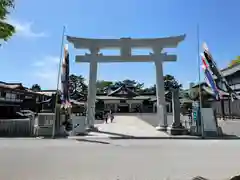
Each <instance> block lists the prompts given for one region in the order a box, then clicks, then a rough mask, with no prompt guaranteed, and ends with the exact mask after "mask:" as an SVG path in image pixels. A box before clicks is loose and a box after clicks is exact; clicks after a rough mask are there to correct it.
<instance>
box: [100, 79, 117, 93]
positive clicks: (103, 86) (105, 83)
mask: <svg viewBox="0 0 240 180" xmlns="http://www.w3.org/2000/svg"><path fill="white" fill-rule="evenodd" d="M113 84H114V83H113V82H112V81H104V80H99V81H97V82H96V87H97V92H98V93H101V92H104V91H105V90H107V89H108V88H109V87H111V86H113Z"/></svg>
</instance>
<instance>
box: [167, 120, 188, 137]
mask: <svg viewBox="0 0 240 180" xmlns="http://www.w3.org/2000/svg"><path fill="white" fill-rule="evenodd" d="M168 132H169V133H170V134H171V135H187V134H188V130H187V129H186V128H185V127H184V126H183V125H182V124H181V123H180V124H179V125H176V124H175V123H173V124H172V126H171V127H170V128H168Z"/></svg>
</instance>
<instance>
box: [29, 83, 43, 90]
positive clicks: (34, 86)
mask: <svg viewBox="0 0 240 180" xmlns="http://www.w3.org/2000/svg"><path fill="white" fill-rule="evenodd" d="M31 90H33V91H35V92H39V91H41V86H40V85H39V84H33V85H32V87H31Z"/></svg>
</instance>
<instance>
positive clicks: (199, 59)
mask: <svg viewBox="0 0 240 180" xmlns="http://www.w3.org/2000/svg"><path fill="white" fill-rule="evenodd" d="M197 53H198V83H199V89H198V90H199V109H200V116H199V118H200V119H199V121H200V122H201V135H202V138H204V124H203V123H204V122H203V118H202V88H201V58H200V33H199V25H198V24H197Z"/></svg>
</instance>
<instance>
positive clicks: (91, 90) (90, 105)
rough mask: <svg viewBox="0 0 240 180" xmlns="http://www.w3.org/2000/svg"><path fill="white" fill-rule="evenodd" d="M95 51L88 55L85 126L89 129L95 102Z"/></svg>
mask: <svg viewBox="0 0 240 180" xmlns="http://www.w3.org/2000/svg"><path fill="white" fill-rule="evenodd" d="M97 53H98V52H97V51H95V52H94V51H91V55H90V57H89V58H90V68H89V69H90V70H89V83H88V98H87V113H86V114H87V116H86V124H87V125H88V127H89V128H94V121H95V102H96V91H97V90H96V81H97V69H98V62H97Z"/></svg>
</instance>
